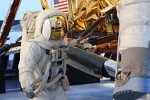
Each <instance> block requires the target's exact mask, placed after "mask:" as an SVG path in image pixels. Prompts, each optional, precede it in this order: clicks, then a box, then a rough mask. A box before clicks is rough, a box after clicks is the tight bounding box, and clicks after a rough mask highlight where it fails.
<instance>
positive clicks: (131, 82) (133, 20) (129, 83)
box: [113, 0, 150, 100]
mask: <svg viewBox="0 0 150 100" xmlns="http://www.w3.org/2000/svg"><path fill="white" fill-rule="evenodd" d="M117 10H118V17H119V23H120V25H119V26H120V28H119V30H120V32H119V33H120V34H119V47H118V52H119V55H120V57H119V58H120V59H119V62H118V63H119V64H118V70H117V73H116V84H115V90H114V93H113V98H114V99H115V100H137V99H139V98H141V97H143V96H144V95H147V94H148V93H150V13H149V12H150V1H149V0H120V5H119V6H118V9H117ZM140 100H142V99H140ZM144 100H147V99H144Z"/></svg>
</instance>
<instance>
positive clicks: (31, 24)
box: [21, 11, 40, 44]
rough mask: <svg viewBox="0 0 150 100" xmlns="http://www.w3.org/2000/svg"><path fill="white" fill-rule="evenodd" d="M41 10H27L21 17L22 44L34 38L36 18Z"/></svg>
mask: <svg viewBox="0 0 150 100" xmlns="http://www.w3.org/2000/svg"><path fill="white" fill-rule="evenodd" d="M39 13H40V11H29V12H25V13H24V14H23V16H22V18H21V27H22V30H23V32H22V44H24V43H25V42H26V41H28V40H29V39H32V38H33V35H34V32H35V23H36V18H37V16H38V14H39Z"/></svg>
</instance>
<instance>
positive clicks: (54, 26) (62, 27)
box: [49, 16, 67, 40]
mask: <svg viewBox="0 0 150 100" xmlns="http://www.w3.org/2000/svg"><path fill="white" fill-rule="evenodd" d="M49 21H50V24H51V34H50V39H52V40H59V39H61V38H63V37H64V36H65V33H66V32H67V24H66V20H65V18H64V17H63V16H53V17H50V18H49Z"/></svg>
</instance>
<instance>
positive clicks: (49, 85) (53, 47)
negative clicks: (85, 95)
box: [19, 9, 69, 100]
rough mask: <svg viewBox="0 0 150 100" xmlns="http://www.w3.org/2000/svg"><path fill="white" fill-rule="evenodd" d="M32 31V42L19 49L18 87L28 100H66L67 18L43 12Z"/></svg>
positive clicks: (60, 13)
mask: <svg viewBox="0 0 150 100" xmlns="http://www.w3.org/2000/svg"><path fill="white" fill-rule="evenodd" d="M33 18H35V17H33ZM29 22H30V24H33V23H32V20H29ZM34 28H35V30H34V36H33V38H32V39H29V40H28V41H26V43H24V44H22V47H21V55H20V62H19V80H20V83H21V87H22V89H23V91H24V92H25V94H26V95H27V97H28V98H29V99H30V100H66V92H65V91H66V90H67V89H68V87H69V84H68V80H67V77H66V76H65V72H66V66H65V60H66V58H67V56H66V46H67V45H68V42H67V40H66V38H65V33H66V31H67V28H68V24H67V17H66V15H65V14H64V13H63V12H61V11H59V10H56V9H48V10H44V11H41V12H39V13H38V14H37V18H36V22H35V27H34ZM34 28H33V29H34ZM27 33H28V32H27Z"/></svg>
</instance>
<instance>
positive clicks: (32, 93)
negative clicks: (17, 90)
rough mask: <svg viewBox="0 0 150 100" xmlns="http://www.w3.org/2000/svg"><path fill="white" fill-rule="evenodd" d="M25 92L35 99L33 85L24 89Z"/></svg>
mask: <svg viewBox="0 0 150 100" xmlns="http://www.w3.org/2000/svg"><path fill="white" fill-rule="evenodd" d="M24 92H25V94H26V95H27V98H29V99H33V98H34V97H35V94H34V91H33V88H32V87H30V88H28V89H24Z"/></svg>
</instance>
